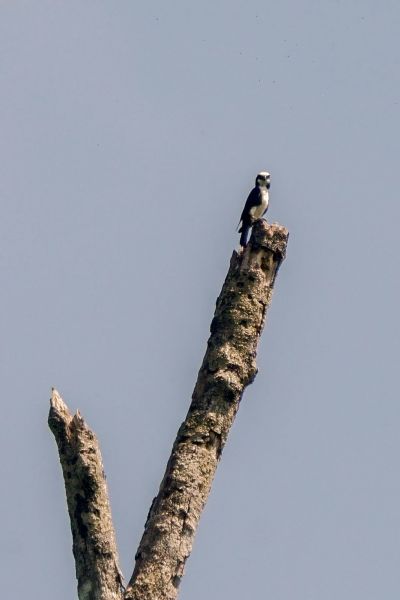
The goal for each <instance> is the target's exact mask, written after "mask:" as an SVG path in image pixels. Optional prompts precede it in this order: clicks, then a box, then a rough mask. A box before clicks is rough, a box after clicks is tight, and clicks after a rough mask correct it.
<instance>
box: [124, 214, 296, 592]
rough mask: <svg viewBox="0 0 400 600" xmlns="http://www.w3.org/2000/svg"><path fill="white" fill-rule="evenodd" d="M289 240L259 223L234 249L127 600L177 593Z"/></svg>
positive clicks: (282, 231)
mask: <svg viewBox="0 0 400 600" xmlns="http://www.w3.org/2000/svg"><path fill="white" fill-rule="evenodd" d="M287 240H288V232H287V230H286V229H285V228H284V227H281V226H279V225H268V224H267V223H266V222H265V221H261V220H260V221H257V222H256V223H255V225H254V227H253V233H252V236H251V239H250V242H249V245H248V246H247V248H246V249H245V250H244V252H243V253H241V254H238V253H237V252H234V253H233V256H232V259H231V264H230V268H229V272H228V275H227V277H226V280H225V283H224V285H223V288H222V291H221V294H220V296H219V298H218V300H217V305H216V310H215V315H214V319H213V321H212V323H211V336H210V338H209V340H208V346H207V351H206V354H205V357H204V360H203V364H202V366H201V368H200V371H199V375H198V379H197V383H196V386H195V389H194V392H193V396H192V403H191V406H190V408H189V412H188V414H187V416H186V420H185V421H184V423H183V424H182V425H181V427H180V429H179V431H178V435H177V438H176V440H175V443H174V445H173V448H172V454H171V456H170V459H169V461H168V464H167V468H166V472H165V475H164V478H163V480H162V482H161V485H160V490H159V493H158V495H157V497H156V498H155V499H154V500H153V504H152V506H151V508H150V511H149V515H148V518H147V522H146V524H145V531H144V534H143V537H142V540H141V542H140V545H139V549H138V551H137V554H136V557H135V558H136V564H135V568H134V571H133V575H132V577H131V580H130V582H129V585H128V587H127V590H126V593H125V600H128V599H129V600H174V599H175V598H176V597H177V594H178V586H179V583H180V580H181V577H182V575H183V571H184V565H185V562H186V559H187V558H188V556H189V554H190V552H191V549H192V544H193V539H194V535H195V532H196V529H197V525H198V522H199V518H200V514H201V512H202V510H203V507H204V505H205V503H206V501H207V497H208V494H209V491H210V487H211V483H212V480H213V477H214V474H215V470H216V468H217V464H218V460H219V458H220V456H221V452H222V449H223V446H224V444H225V442H226V439H227V436H228V433H229V430H230V428H231V425H232V423H233V421H234V418H235V415H236V412H237V410H238V408H239V403H240V400H241V398H242V395H243V391H244V389H245V387H246V386H247V385H249V383H251V382H252V381H253V380H254V378H255V376H256V373H257V368H256V362H255V359H256V351H257V345H258V341H259V338H260V335H261V332H262V329H263V326H264V321H265V313H266V309H267V307H268V305H269V303H270V301H271V296H272V289H273V285H274V281H275V277H276V274H277V271H278V268H279V266H280V264H281V261H282V260H283V258H284V256H285V252H286V245H287Z"/></svg>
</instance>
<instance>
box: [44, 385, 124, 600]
mask: <svg viewBox="0 0 400 600" xmlns="http://www.w3.org/2000/svg"><path fill="white" fill-rule="evenodd" d="M48 422H49V427H50V429H51V431H52V432H53V434H54V437H55V439H56V442H57V446H58V452H59V455H60V462H61V467H62V471H63V475H64V482H65V491H66V495H67V504H68V512H69V516H70V521H71V530H72V540H73V546H72V549H73V553H74V558H75V569H76V578H77V580H78V596H79V599H80V600H122V598H123V586H122V575H121V571H120V569H119V566H118V554H117V545H116V543H115V534H114V527H113V523H112V518H111V509H110V503H109V500H108V493H107V484H106V477H105V474H104V469H103V462H102V459H101V453H100V448H99V444H98V441H97V439H96V436H95V435H94V433H93V432H92V431H90V429H89V428H88V426H87V425H86V423H85V421H84V420H83V419H82V417H81V416H80V414H79V413H78V412H77V413H76V414H75V415H74V416H72V415H71V414H70V412H69V410H68V408H67V406H66V405H65V403H64V402H63V400H62V399H61V397H60V395H59V393H58V392H57V390H55V389H54V388H53V393H52V397H51V400H50V413H49V420H48Z"/></svg>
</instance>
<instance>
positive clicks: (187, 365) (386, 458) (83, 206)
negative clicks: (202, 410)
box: [0, 0, 400, 600]
mask: <svg viewBox="0 0 400 600" xmlns="http://www.w3.org/2000/svg"><path fill="white" fill-rule="evenodd" d="M0 17H1V18H0V40H1V41H0V72H1V81H2V94H1V97H0V107H1V110H0V115H1V143H0V171H1V175H0V197H1V220H0V240H1V241H0V244H1V253H0V269H1V280H2V291H3V293H2V297H1V313H0V317H1V323H0V325H1V339H2V344H1V355H0V369H1V388H2V389H1V398H2V407H3V408H2V415H3V427H2V435H1V440H0V444H1V447H0V450H1V457H2V460H1V481H2V485H3V487H2V489H3V493H2V494H1V499H0V511H1V513H0V514H1V515H2V517H3V524H2V533H1V536H0V539H1V542H0V545H1V549H0V561H1V564H2V567H3V570H4V573H5V576H4V577H3V583H2V593H3V596H4V597H5V598H11V597H12V598H14V597H24V596H26V595H27V594H28V595H29V597H31V598H40V599H41V600H53V598H54V595H55V594H56V597H57V598H58V600H71V599H73V598H75V597H76V592H75V589H76V583H75V577H74V565H73V559H72V553H71V544H72V542H71V534H70V531H69V523H68V519H67V513H66V503H65V497H64V489H63V482H62V478H61V471H60V468H59V464H58V457H57V454H56V448H55V444H54V441H53V439H52V437H51V435H50V432H49V431H48V429H47V425H46V418H47V411H48V398H49V396H50V387H51V386H52V385H55V386H56V387H57V388H58V389H59V390H60V392H61V394H62V395H63V396H64V398H65V400H66V401H67V403H68V404H69V406H70V407H71V408H72V409H76V408H79V409H80V410H81V412H82V413H83V415H84V416H85V418H86V419H87V421H88V422H89V424H90V425H91V426H92V427H93V428H94V429H95V431H96V432H97V434H98V436H99V438H100V441H101V447H102V450H103V456H104V461H105V467H106V472H107V476H108V482H109V487H110V493H111V499H112V509H113V515H114V520H115V524H116V528H117V535H118V543H119V550H120V555H121V562H122V565H123V570H124V573H125V575H126V576H129V575H130V573H131V570H132V561H133V556H134V552H135V549H136V547H137V543H138V540H139V538H140V536H141V533H142V528H143V525H144V521H145V518H146V514H147V511H148V508H149V505H150V502H151V499H152V498H153V496H154V495H155V493H156V491H157V487H158V484H159V481H160V479H161V476H162V473H163V470H164V467H165V463H166V459H167V457H168V454H169V451H170V448H171V445H172V441H173V439H174V436H175V433H176V430H177V428H178V426H179V424H180V422H181V421H182V419H183V418H184V415H185V413H186V410H187V407H188V405H189V400H190V395H191V392H192V388H193V386H194V383H195V378H196V375H197V370H198V368H199V366H200V363H201V359H202V356H203V353H204V350H205V343H206V339H207V336H208V327H209V324H210V322H211V318H212V314H213V310H214V302H215V299H216V297H217V295H218V293H219V291H220V287H221V285H222V282H223V279H224V276H225V274H226V271H227V267H228V263H229V258H230V255H231V252H232V249H233V248H234V247H235V246H236V245H237V243H238V235H237V234H236V233H235V226H236V224H237V222H238V219H239V215H240V212H241V209H242V206H243V203H244V201H245V198H246V195H247V193H248V191H249V189H250V188H251V187H252V185H253V180H254V176H255V174H256V173H257V171H258V170H260V169H268V170H269V171H270V172H271V173H272V187H271V201H270V211H269V213H268V217H269V219H270V220H272V221H279V222H280V223H282V224H284V225H286V226H287V227H288V228H289V229H290V242H289V252H288V257H287V261H286V262H285V263H284V265H283V267H282V269H281V271H280V273H279V278H278V282H277V288H276V292H275V295H274V299H273V304H272V309H271V311H270V313H269V317H268V323H267V328H266V330H265V332H264V337H263V340H262V344H261V348H260V352H259V357H258V366H259V374H258V377H257V379H256V382H255V383H254V385H253V386H251V387H250V388H249V389H248V390H247V392H246V395H245V398H244V400H243V402H242V406H241V409H240V411H239V414H238V418H237V421H236V423H235V426H234V428H233V431H232V433H231V437H230V439H229V441H228V444H227V447H226V449H225V451H224V454H223V458H222V462H221V464H220V468H219V471H218V474H217V478H216V480H215V484H214V487H213V490H212V494H211V498H210V500H209V503H208V505H207V507H206V510H205V513H204V515H203V518H202V521H201V526H200V529H199V532H198V536H197V538H196V542H195V546H194V550H193V553H192V556H191V558H190V559H189V561H188V564H187V570H186V571H187V572H186V576H185V577H184V579H183V582H182V587H181V598H182V599H183V600H185V599H189V598H190V600H200V599H203V598H205V597H206V598H208V599H210V600H212V599H214V598H215V599H217V598H218V599H221V598H223V599H227V598H229V600H243V598H265V599H266V600H268V599H273V600H321V599H323V600H337V599H338V598H340V599H341V600H354V599H355V598H357V599H362V600H376V599H377V598H384V599H392V598H397V597H398V596H399V593H400V571H399V560H400V539H399V533H400V482H399V456H400V436H399V430H400V406H399V395H398V377H399V365H398V362H399V358H398V357H399V317H398V306H399V294H400V285H399V276H398V266H399V260H398V244H397V233H398V220H399V217H400V210H399V198H398V187H399V183H398V178H397V175H398V173H399V164H398V162H399V121H400V119H399V102H400V84H399V61H400V51H399V27H400V6H399V3H398V2H395V1H394V0H393V1H391V0H387V1H385V2H382V3H377V2H372V0H368V1H367V0H364V1H362V2H361V1H351V2H348V1H346V2H345V1H344V0H343V1H340V0H336V1H333V0H331V1H326V0H325V1H322V2H321V1H320V0H318V1H317V0H304V1H302V2H296V1H294V0H281V1H280V2H265V1H264V2H261V1H256V0H247V1H246V2H244V1H241V2H238V1H232V0H231V1H230V2H228V1H227V0H225V1H222V0H221V1H213V2H206V3H190V2H189V3H188V2H183V1H179V2H178V1H171V2H161V1H156V2H132V1H127V0H119V1H118V2H105V1H104V0H96V2H94V1H93V0H91V1H89V0H88V1H86V2H77V1H74V0H70V1H68V2H60V1H54V0H51V1H50V0H48V1H46V0H42V1H40V2H28V1H22V0H21V1H18V0H15V1H13V2H11V1H8V2H7V1H3V2H1V3H0Z"/></svg>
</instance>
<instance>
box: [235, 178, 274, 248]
mask: <svg viewBox="0 0 400 600" xmlns="http://www.w3.org/2000/svg"><path fill="white" fill-rule="evenodd" d="M270 185H271V175H270V174H269V173H268V172H267V171H261V172H260V173H258V175H257V177H256V185H255V187H254V188H253V189H252V190H251V192H250V194H249V195H248V198H247V200H246V204H245V205H244V209H243V212H242V214H241V217H240V221H239V224H238V232H239V233H240V234H241V236H240V245H241V246H242V247H246V246H247V237H248V234H249V229H250V227H252V225H253V223H254V221H257V219H261V217H262V216H263V215H265V213H266V212H267V210H268V202H269V192H268V190H269V188H270ZM240 224H241V226H240V227H239V225H240Z"/></svg>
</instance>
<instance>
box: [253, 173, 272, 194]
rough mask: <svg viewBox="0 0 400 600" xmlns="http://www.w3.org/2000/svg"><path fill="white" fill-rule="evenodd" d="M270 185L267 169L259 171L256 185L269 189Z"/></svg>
mask: <svg viewBox="0 0 400 600" xmlns="http://www.w3.org/2000/svg"><path fill="white" fill-rule="evenodd" d="M270 185H271V175H270V174H269V173H268V172H267V171H261V172H260V173H259V174H258V175H257V177H256V186H258V187H266V188H267V190H269V186H270Z"/></svg>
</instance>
